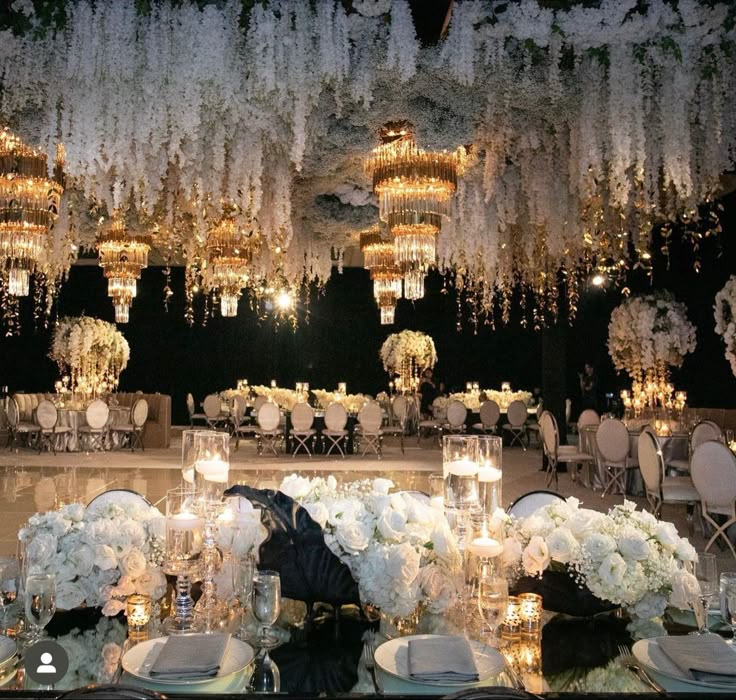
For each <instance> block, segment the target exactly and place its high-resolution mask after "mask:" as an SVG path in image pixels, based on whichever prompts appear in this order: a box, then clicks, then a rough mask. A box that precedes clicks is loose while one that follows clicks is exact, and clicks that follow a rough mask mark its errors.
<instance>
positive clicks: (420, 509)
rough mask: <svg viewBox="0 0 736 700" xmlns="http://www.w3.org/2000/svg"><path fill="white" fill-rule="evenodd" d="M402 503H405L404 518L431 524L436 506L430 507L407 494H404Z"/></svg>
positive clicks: (422, 523) (413, 521)
mask: <svg viewBox="0 0 736 700" xmlns="http://www.w3.org/2000/svg"><path fill="white" fill-rule="evenodd" d="M404 503H405V504H406V519H407V520H408V521H409V522H412V523H419V524H421V525H431V524H432V523H433V522H434V521H435V517H436V513H437V510H436V508H431V507H430V506H428V505H426V504H424V503H422V502H421V501H420V500H419V499H418V498H414V496H410V495H409V494H406V495H405V496H404Z"/></svg>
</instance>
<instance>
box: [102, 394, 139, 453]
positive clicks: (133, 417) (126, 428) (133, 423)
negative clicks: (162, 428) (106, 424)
mask: <svg viewBox="0 0 736 700" xmlns="http://www.w3.org/2000/svg"><path fill="white" fill-rule="evenodd" d="M147 420H148V401H146V400H145V399H138V400H137V401H136V402H135V403H134V404H133V407H132V408H131V409H130V422H129V423H122V424H120V425H111V426H110V431H111V432H113V433H120V437H121V438H122V437H127V438H128V445H129V446H130V451H131V452H135V446H136V443H137V444H138V445H140V448H141V449H142V450H145V449H146V448H145V447H143V431H144V430H145V428H146V421H147ZM121 445H122V440H121Z"/></svg>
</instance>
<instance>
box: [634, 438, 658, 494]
mask: <svg viewBox="0 0 736 700" xmlns="http://www.w3.org/2000/svg"><path fill="white" fill-rule="evenodd" d="M637 452H638V455H639V469H640V470H641V476H642V478H643V479H644V484H645V486H646V487H647V491H648V492H649V493H654V494H657V496H659V491H660V487H661V485H662V476H663V474H664V460H663V459H662V450H661V449H660V447H659V441H658V440H657V436H656V435H655V434H654V432H653V431H652V430H651V428H645V429H644V430H642V431H641V435H639V440H638V442H637Z"/></svg>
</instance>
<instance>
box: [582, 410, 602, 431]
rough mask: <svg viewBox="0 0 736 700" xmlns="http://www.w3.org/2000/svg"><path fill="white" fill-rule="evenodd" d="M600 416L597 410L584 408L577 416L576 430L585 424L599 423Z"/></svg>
mask: <svg viewBox="0 0 736 700" xmlns="http://www.w3.org/2000/svg"><path fill="white" fill-rule="evenodd" d="M600 422H601V417H600V416H599V415H598V411H596V410H595V409H592V408H585V409H583V410H582V411H581V412H580V415H579V416H578V431H579V430H580V428H583V427H585V426H586V425H600Z"/></svg>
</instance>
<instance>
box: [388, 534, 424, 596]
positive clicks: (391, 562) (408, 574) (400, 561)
mask: <svg viewBox="0 0 736 700" xmlns="http://www.w3.org/2000/svg"><path fill="white" fill-rule="evenodd" d="M419 561H420V557H419V552H417V550H416V549H414V547H412V546H411V545H410V544H409V543H408V542H404V543H403V544H400V545H397V546H396V547H391V549H390V550H389V552H388V556H387V557H386V572H387V573H388V575H389V576H390V577H391V578H392V579H393V580H394V581H395V582H396V583H398V584H399V585H403V586H408V585H410V584H411V583H413V582H414V580H415V579H416V577H417V576H418V575H419Z"/></svg>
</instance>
